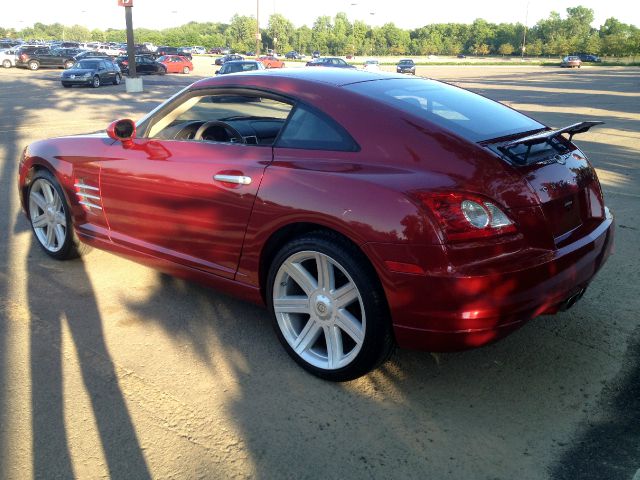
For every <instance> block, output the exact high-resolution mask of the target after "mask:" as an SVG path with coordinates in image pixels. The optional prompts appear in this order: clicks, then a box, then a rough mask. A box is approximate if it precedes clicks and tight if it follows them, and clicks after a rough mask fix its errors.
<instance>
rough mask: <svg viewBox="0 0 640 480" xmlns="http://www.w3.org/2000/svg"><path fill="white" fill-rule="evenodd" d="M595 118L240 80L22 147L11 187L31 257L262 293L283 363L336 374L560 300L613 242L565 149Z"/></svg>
mask: <svg viewBox="0 0 640 480" xmlns="http://www.w3.org/2000/svg"><path fill="white" fill-rule="evenodd" d="M364 112H366V116H367V118H366V121H363V118H362V115H363V113H364ZM599 123H602V122H588V121H585V122H580V123H576V124H574V125H570V126H568V127H565V128H561V129H557V130H553V129H551V128H549V127H546V126H545V125H543V124H541V123H539V122H537V121H535V120H533V119H532V118H530V117H528V116H526V115H523V114H521V113H519V112H517V111H516V110H513V109H511V108H508V107H506V106H504V105H502V104H500V103H498V102H494V101H492V100H490V99H488V98H486V97H482V96H480V95H477V94H474V93H472V92H469V91H467V90H464V89H461V88H458V87H455V86H453V85H449V84H445V83H440V82H438V81H435V80H427V79H415V78H411V79H407V78H398V77H397V76H396V75H384V74H380V73H375V74H374V73H370V72H363V71H360V70H351V69H349V70H347V69H341V70H338V69H296V70H286V69H282V70H274V71H271V72H269V73H268V74H266V73H265V72H248V73H245V74H242V75H224V76H218V77H214V78H208V79H204V80H201V81H198V82H196V83H194V84H193V85H191V86H190V87H188V88H186V89H184V90H182V91H181V92H180V93H178V94H176V95H174V96H173V97H171V98H170V99H169V100H167V101H166V102H165V103H164V104H162V105H161V106H159V107H158V108H155V109H154V110H153V111H152V112H151V113H150V114H148V115H147V116H146V117H143V118H142V119H141V120H140V121H138V122H137V123H134V122H133V121H132V120H128V119H125V120H119V121H116V122H114V123H112V124H111V125H110V126H109V127H108V128H107V130H106V132H105V133H103V134H102V135H99V134H91V135H79V136H71V137H69V136H67V137H63V138H57V139H50V140H42V141H39V142H35V143H32V144H31V145H29V146H28V147H27V148H25V149H24V150H23V153H22V157H21V159H20V161H19V162H18V185H19V190H18V191H19V196H20V201H21V204H22V207H23V209H24V210H25V212H26V215H27V218H28V220H29V221H30V223H31V226H32V230H33V233H34V237H35V240H34V241H35V242H36V243H37V244H39V245H40V246H41V247H42V249H43V251H44V252H45V253H46V254H47V255H49V256H50V257H52V258H54V259H57V260H65V259H69V258H73V257H75V256H77V255H78V254H80V253H81V250H80V248H79V245H80V244H79V242H83V243H87V244H90V245H93V246H94V247H96V248H100V249H104V250H110V251H114V252H118V253H121V254H123V255H126V256H127V257H128V258H130V259H134V260H137V261H139V262H142V263H145V264H149V265H152V266H154V267H156V268H159V269H161V270H164V271H167V272H172V273H173V274H177V275H180V276H181V277H186V278H188V279H192V280H197V281H200V282H203V283H205V284H207V285H209V286H213V287H215V288H218V289H220V290H223V291H225V292H228V293H231V294H234V295H237V296H240V297H242V298H244V299H248V300H251V301H254V302H256V303H258V304H263V305H264V304H266V305H267V307H268V309H269V312H270V316H271V319H272V322H273V325H274V327H275V331H276V335H277V336H278V338H279V340H280V342H281V343H282V345H283V346H284V348H285V350H286V351H287V352H288V354H289V355H290V356H291V357H292V358H293V359H294V360H295V361H296V362H297V363H298V364H299V365H301V366H302V367H303V368H305V369H306V370H308V371H309V372H311V373H313V374H315V375H317V376H319V377H322V378H324V379H328V380H336V381H343V380H349V379H353V378H356V377H358V376H360V375H363V374H365V373H366V372H368V371H370V370H371V369H372V368H375V367H376V366H378V365H380V364H381V363H382V362H383V361H384V360H385V359H386V358H387V357H388V355H389V354H390V352H391V351H392V348H393V345H394V343H397V344H398V345H399V346H400V347H408V348H422V349H425V350H428V351H432V352H433V351H451V350H458V349H468V348H473V347H479V346H481V345H485V344H488V343H490V342H493V341H496V340H497V339H499V338H501V337H503V336H505V335H507V334H508V333H510V332H512V331H514V330H516V329H517V328H518V327H520V326H522V325H523V324H525V323H526V322H527V321H528V320H530V319H532V318H534V317H535V316H537V315H542V314H551V313H555V312H557V311H558V310H560V309H565V308H569V307H571V306H572V305H573V304H574V303H575V302H576V301H578V300H579V298H580V297H581V295H582V294H583V293H584V291H585V289H586V288H587V286H588V285H589V283H590V281H591V280H592V279H593V277H594V275H595V274H596V272H597V271H598V270H599V269H600V268H601V267H602V265H603V264H604V263H605V262H606V260H607V258H608V256H609V254H610V252H611V248H612V245H613V237H614V222H613V216H612V214H611V212H610V211H609V210H608V208H607V207H606V206H605V203H604V199H603V194H602V189H601V187H600V184H599V182H598V178H597V174H596V171H595V169H594V168H593V167H592V166H591V164H590V163H589V161H588V160H587V158H586V155H585V154H584V153H583V152H582V151H581V150H580V149H579V148H578V147H577V146H576V145H575V144H574V143H573V142H572V141H571V140H570V139H571V138H572V137H573V136H574V135H576V134H579V133H583V132H586V131H587V130H589V128H591V127H593V126H594V125H596V124H599ZM87 159H91V162H87ZM159 186H162V188H159ZM150 212H152V213H153V214H150ZM141 218H144V222H141V221H140V219H141ZM87 261H89V262H90V261H91V260H90V259H88V260H87ZM61 275H62V273H61ZM528 333H529V334H535V331H533V330H530V331H529V332H528ZM525 336H526V335H525ZM150 348H151V347H150ZM260 368H262V367H261V366H258V365H256V366H253V367H252V370H253V371H255V372H258V373H259V370H260Z"/></svg>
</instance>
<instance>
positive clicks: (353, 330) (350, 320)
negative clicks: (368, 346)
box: [335, 308, 364, 345]
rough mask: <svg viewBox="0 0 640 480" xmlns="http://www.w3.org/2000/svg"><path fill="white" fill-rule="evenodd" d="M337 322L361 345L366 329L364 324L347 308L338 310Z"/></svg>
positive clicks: (338, 325)
mask: <svg viewBox="0 0 640 480" xmlns="http://www.w3.org/2000/svg"><path fill="white" fill-rule="evenodd" d="M335 324H336V326H337V327H339V328H340V329H341V330H343V331H344V332H345V333H346V334H347V335H349V336H350V337H351V338H352V339H353V341H354V342H356V343H357V344H358V345H361V344H362V342H363V340H364V331H363V329H362V324H361V323H360V322H358V320H357V319H356V318H355V317H354V316H353V315H351V314H350V313H349V312H348V311H346V310H345V309H343V308H342V309H340V310H338V314H337V315H336V316H335Z"/></svg>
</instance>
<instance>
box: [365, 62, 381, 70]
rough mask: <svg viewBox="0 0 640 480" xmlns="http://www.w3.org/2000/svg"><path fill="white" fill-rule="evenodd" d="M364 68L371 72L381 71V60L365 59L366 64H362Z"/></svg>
mask: <svg viewBox="0 0 640 480" xmlns="http://www.w3.org/2000/svg"><path fill="white" fill-rule="evenodd" d="M362 69H363V70H367V71H369V72H379V71H380V61H379V60H365V61H364V65H363V66H362Z"/></svg>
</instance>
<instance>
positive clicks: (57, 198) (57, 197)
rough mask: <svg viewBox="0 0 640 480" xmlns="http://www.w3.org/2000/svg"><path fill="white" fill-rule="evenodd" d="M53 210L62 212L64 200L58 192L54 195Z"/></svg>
mask: <svg viewBox="0 0 640 480" xmlns="http://www.w3.org/2000/svg"><path fill="white" fill-rule="evenodd" d="M53 210H54V211H55V212H60V211H61V210H62V199H61V198H60V195H58V193H57V192H54V195H53Z"/></svg>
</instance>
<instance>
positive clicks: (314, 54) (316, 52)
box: [311, 50, 320, 58]
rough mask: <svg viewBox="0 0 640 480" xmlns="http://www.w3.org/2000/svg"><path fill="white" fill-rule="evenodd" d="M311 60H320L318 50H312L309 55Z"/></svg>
mask: <svg viewBox="0 0 640 480" xmlns="http://www.w3.org/2000/svg"><path fill="white" fill-rule="evenodd" d="M311 58H320V50H314V51H313V53H312V54H311Z"/></svg>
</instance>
